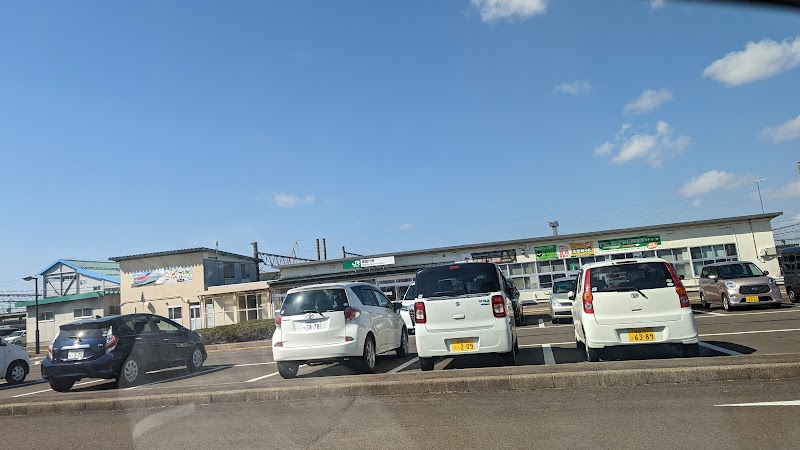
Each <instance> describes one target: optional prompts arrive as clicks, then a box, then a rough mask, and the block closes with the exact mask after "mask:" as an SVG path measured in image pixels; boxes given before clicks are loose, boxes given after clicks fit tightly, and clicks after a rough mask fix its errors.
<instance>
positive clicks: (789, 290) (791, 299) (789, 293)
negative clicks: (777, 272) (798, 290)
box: [786, 288, 797, 303]
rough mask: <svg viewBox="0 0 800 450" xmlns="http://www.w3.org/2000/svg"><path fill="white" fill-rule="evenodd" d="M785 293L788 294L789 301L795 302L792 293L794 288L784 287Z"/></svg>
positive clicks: (795, 297) (794, 296) (795, 298)
mask: <svg viewBox="0 0 800 450" xmlns="http://www.w3.org/2000/svg"><path fill="white" fill-rule="evenodd" d="M786 295H788V296H789V302H791V303H797V296H796V295H795V293H794V289H792V288H788V289H786Z"/></svg>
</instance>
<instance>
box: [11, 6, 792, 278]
mask: <svg viewBox="0 0 800 450" xmlns="http://www.w3.org/2000/svg"><path fill="white" fill-rule="evenodd" d="M799 26H800V14H798V13H796V12H792V11H788V10H783V9H772V8H768V9H764V8H742V7H732V6H718V5H696V4H693V3H684V2H677V1H675V2H673V1H666V2H659V1H655V2H648V1H633V0H631V1H624V0H620V1H614V2H605V1H604V2H583V1H581V2H576V1H559V0H550V1H546V0H472V1H470V0H450V1H436V2H432V1H426V0H419V1H404V2H374V1H344V2H322V1H299V0H297V1H284V2H277V1H275V2H257V1H253V2H247V1H240V2H203V1H172V2H160V1H151V2H148V1H141V2H66V3H65V2H49V3H46V2H4V3H2V4H1V5H0V151H2V155H3V164H2V166H0V173H2V178H0V196H2V205H3V212H4V214H3V219H2V221H0V224H1V225H0V236H2V240H3V249H4V250H5V257H4V258H2V261H0V265H2V267H0V269H2V270H0V273H2V274H3V276H1V277H0V290H17V289H26V288H28V287H29V283H24V282H22V281H20V280H19V279H20V278H21V277H23V276H25V275H28V274H31V273H35V272H38V271H39V270H41V269H43V268H44V267H45V266H47V265H48V264H49V263H51V262H53V261H55V260H56V259H58V258H87V259H106V258H108V257H112V256H119V255H128V254H134V253H142V252H150V251H162V250H171V249H179V248H187V247H196V246H208V247H213V246H214V243H215V241H219V243H220V248H221V249H223V250H228V251H232V252H238V253H243V254H249V253H251V251H252V250H251V247H250V245H249V243H250V242H253V241H258V242H259V246H260V249H261V250H262V251H267V252H272V253H279V254H287V253H289V252H291V251H292V248H293V247H294V246H295V242H296V243H297V247H296V248H297V250H298V254H299V256H304V257H309V258H313V257H314V239H315V238H323V237H324V238H327V243H328V250H329V251H328V255H329V257H337V256H339V255H340V251H341V246H342V245H344V246H346V247H347V249H348V250H349V251H352V252H356V253H362V254H375V253H385V252H392V251H401V250H410V249H417V248H429V247H433V246H443V245H455V244H460V243H474V242H486V241H494V240H503V239H514V238H522V237H535V236H546V235H548V234H550V229H549V228H548V225H547V223H548V221H549V220H559V221H560V223H561V227H560V232H561V233H562V234H566V233H574V232H583V231H591V230H606V229H613V228H622V227H632V226H639V225H645V224H657V223H666V222H674V221H684V220H696V219H703V218H713V217H725V216H732V215H744V214H753V213H757V212H760V206H759V203H758V196H757V194H756V193H755V192H756V189H755V188H756V186H755V185H753V184H751V183H748V182H747V180H748V179H753V178H767V180H766V181H764V182H762V183H761V188H762V193H763V195H764V199H765V200H764V204H765V209H766V210H768V211H779V210H780V211H783V212H784V214H785V215H784V216H782V217H780V218H778V219H777V220H776V221H774V223H773V226H774V227H779V226H786V225H789V224H792V223H795V222H800V201H799V200H800V174H798V168H797V162H798V160H800V151H798V145H800V89H798V88H797V86H798V81H800V67H798V65H800V38H798V36H800V27H799ZM794 236H797V234H796V233H795V235H794Z"/></svg>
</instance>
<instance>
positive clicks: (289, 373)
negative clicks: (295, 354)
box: [277, 361, 300, 380]
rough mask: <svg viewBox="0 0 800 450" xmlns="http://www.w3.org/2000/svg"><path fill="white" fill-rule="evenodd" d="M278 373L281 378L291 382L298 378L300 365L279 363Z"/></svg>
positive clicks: (293, 362)
mask: <svg viewBox="0 0 800 450" xmlns="http://www.w3.org/2000/svg"><path fill="white" fill-rule="evenodd" d="M277 365H278V373H279V374H280V375H281V377H283V378H285V379H287V380H289V379H292V378H294V377H296V376H297V370H298V369H299V368H300V363H299V362H297V361H278V363H277Z"/></svg>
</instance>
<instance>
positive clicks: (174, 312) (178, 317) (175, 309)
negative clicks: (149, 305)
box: [168, 306, 183, 323]
mask: <svg viewBox="0 0 800 450" xmlns="http://www.w3.org/2000/svg"><path fill="white" fill-rule="evenodd" d="M168 318H169V319H170V320H174V321H176V322H178V323H183V320H182V318H183V307H182V306H170V308H169V317H168Z"/></svg>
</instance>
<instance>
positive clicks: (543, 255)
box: [533, 245, 558, 260]
mask: <svg viewBox="0 0 800 450" xmlns="http://www.w3.org/2000/svg"><path fill="white" fill-rule="evenodd" d="M533 251H534V253H536V259H537V260H543V259H556V258H558V246H556V245H543V246H541V247H533Z"/></svg>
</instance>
